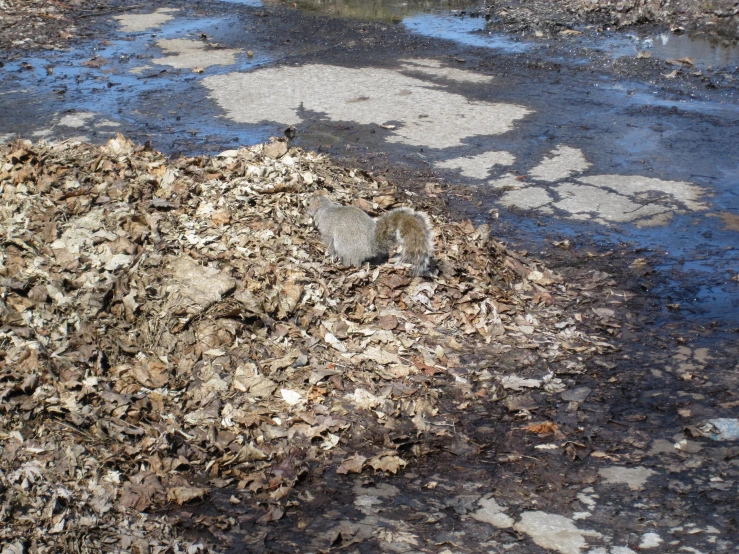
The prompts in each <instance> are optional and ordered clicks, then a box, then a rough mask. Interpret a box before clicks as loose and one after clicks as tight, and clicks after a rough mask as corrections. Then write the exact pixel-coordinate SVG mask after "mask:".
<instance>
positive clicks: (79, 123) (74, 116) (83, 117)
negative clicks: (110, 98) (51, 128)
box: [59, 112, 95, 129]
mask: <svg viewBox="0 0 739 554" xmlns="http://www.w3.org/2000/svg"><path fill="white" fill-rule="evenodd" d="M94 117H95V114H94V113H93V112H78V113H70V114H67V115H65V116H64V117H62V118H61V119H60V120H59V125H63V126H64V127H73V128H75V129H78V128H80V127H87V126H89V125H90V121H91V120H92V118H94Z"/></svg>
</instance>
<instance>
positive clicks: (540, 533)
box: [513, 511, 602, 554]
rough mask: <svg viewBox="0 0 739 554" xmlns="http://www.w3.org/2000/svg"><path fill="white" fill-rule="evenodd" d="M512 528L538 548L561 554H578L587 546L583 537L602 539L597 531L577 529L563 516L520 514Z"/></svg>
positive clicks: (543, 513) (544, 513) (540, 513)
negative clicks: (530, 539) (518, 519)
mask: <svg viewBox="0 0 739 554" xmlns="http://www.w3.org/2000/svg"><path fill="white" fill-rule="evenodd" d="M513 528H514V529H515V530H516V531H518V532H519V533H526V534H527V535H529V536H530V537H531V538H532V539H533V540H534V542H535V543H536V544H537V545H538V546H541V547H542V548H549V549H551V550H556V551H557V552H561V553H562V554H580V552H581V550H582V549H583V548H584V547H586V546H587V542H586V540H585V537H594V538H600V537H602V535H601V534H600V533H598V532H597V531H592V530H588V529H579V528H578V527H577V526H576V525H575V524H574V523H573V522H572V520H571V519H568V518H566V517H564V516H560V515H557V514H548V513H546V512H538V511H537V512H524V513H522V514H521V521H519V522H518V523H516V525H514V526H513Z"/></svg>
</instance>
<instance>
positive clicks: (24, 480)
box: [0, 136, 611, 552]
mask: <svg viewBox="0 0 739 554" xmlns="http://www.w3.org/2000/svg"><path fill="white" fill-rule="evenodd" d="M1 155H2V158H1V161H0V200H1V202H0V222H1V225H0V229H1V232H2V237H1V238H2V244H3V248H2V250H0V444H1V445H2V446H1V447H0V499H1V500H2V505H1V508H0V540H2V542H3V543H5V544H8V545H10V546H9V547H8V548H15V550H12V549H11V550H9V552H24V551H30V552H51V551H59V550H60V549H61V550H64V551H79V552H88V551H89V552H93V551H94V552H100V551H101V549H105V550H117V549H120V550H127V551H131V550H132V551H134V552H136V551H139V552H144V551H146V552H148V551H151V552H164V551H172V552H179V551H188V552H196V551H198V550H199V549H200V546H199V545H192V544H188V543H187V542H186V541H182V540H181V539H180V538H178V532H177V529H176V528H174V529H173V528H172V527H171V525H170V524H169V523H168V521H167V520H166V518H165V517H164V516H161V515H157V513H158V509H159V508H161V507H163V506H168V505H178V504H183V503H185V502H190V501H196V502H197V501H198V499H202V498H203V497H204V496H206V495H207V494H208V491H209V490H212V489H213V488H216V487H225V486H229V487H233V488H234V490H236V491H240V492H241V493H243V497H242V498H243V499H245V501H248V502H253V504H254V506H255V509H258V510H260V513H261V514H262V515H261V521H263V522H268V521H270V520H273V519H275V518H280V517H281V516H282V514H283V513H284V510H285V508H286V502H287V501H288V500H289V494H290V490H291V488H292V487H293V485H294V484H295V482H296V480H297V479H298V478H299V477H300V476H301V474H303V473H304V472H305V471H306V468H307V467H308V466H309V465H310V464H317V465H328V464H333V465H334V467H336V466H338V471H339V472H352V471H354V472H358V471H362V470H364V471H386V472H390V473H394V472H396V471H397V470H398V469H399V468H402V467H404V466H405V465H406V464H407V463H408V462H409V460H408V459H403V458H402V457H401V456H399V455H398V452H397V451H395V450H394V449H393V444H392V442H391V441H385V442H384V443H383V442H382V441H365V442H363V443H361V444H363V445H364V446H363V448H362V451H357V450H351V449H348V448H347V445H348V444H349V442H347V441H349V440H350V439H351V438H352V437H354V438H356V437H357V436H360V437H361V436H362V434H363V433H364V432H366V430H367V426H368V425H369V424H368V423H367V422H371V424H372V425H374V426H376V427H377V428H379V429H381V430H382V429H385V432H386V433H387V432H392V431H393V430H402V431H403V432H407V433H415V434H418V435H423V434H437V435H444V434H447V435H448V434H449V433H450V427H449V426H448V425H438V426H437V425H435V422H436V421H441V420H443V419H445V418H449V417H451V416H452V415H453V414H448V413H441V412H440V409H441V408H440V406H441V403H440V397H441V396H443V392H440V389H438V388H434V387H432V386H431V381H430V379H431V377H433V378H437V377H439V378H444V379H446V380H447V382H448V383H450V386H453V387H457V390H459V389H462V391H463V394H464V395H466V397H467V398H468V399H469V400H468V401H469V402H476V401H493V400H495V399H496V398H501V397H503V396H505V394H504V392H505V391H506V390H509V391H525V390H526V387H543V388H544V389H545V390H547V391H550V392H554V391H561V390H562V389H563V388H564V385H563V384H562V381H561V380H560V379H558V378H557V377H556V372H557V370H558V368H562V369H563V370H565V369H566V370H567V371H575V370H576V369H577V367H576V366H578V364H580V365H582V360H583V359H584V358H585V357H587V356H588V355H592V354H593V353H597V352H601V351H604V350H609V349H610V348H611V346H610V345H609V344H608V343H607V342H603V341H602V339H600V338H598V337H594V336H589V335H588V334H586V333H585V332H583V330H582V329H583V326H582V325H581V321H582V316H581V314H579V313H576V312H577V310H572V309H570V308H571V306H573V305H576V304H577V303H578V302H580V301H581V300H582V299H583V298H586V297H587V295H588V291H587V290H578V289H577V287H574V286H572V285H571V284H565V283H562V282H561V279H559V278H558V277H557V276H556V275H554V274H553V273H552V272H551V271H549V270H547V269H546V268H544V267H542V266H540V265H538V264H535V263H533V262H530V261H528V260H527V259H526V258H524V257H522V256H519V255H516V254H515V253H511V252H507V251H506V250H505V249H504V248H503V247H502V246H501V245H500V244H499V243H497V242H495V241H493V240H490V239H489V238H488V231H489V230H488V229H487V228H485V227H480V228H475V227H474V226H473V225H472V224H471V223H470V222H461V223H460V222H449V221H447V220H445V219H443V218H441V217H434V218H433V221H434V225H435V231H436V246H437V251H438V256H437V257H438V262H439V263H438V265H439V275H438V276H436V277H434V278H412V277H411V276H410V272H409V270H408V268H406V267H402V266H398V265H392V264H385V265H383V266H380V267H369V266H366V267H364V268H361V269H357V268H352V269H345V268H341V267H339V266H337V265H334V264H332V263H331V262H330V260H328V259H326V258H325V256H324V255H325V247H324V246H323V244H322V243H321V242H320V239H319V236H318V234H317V233H316V232H315V231H314V229H313V225H312V221H311V220H310V217H309V216H308V215H307V214H306V210H305V208H304V205H305V203H306V200H307V198H308V196H309V194H310V193H312V192H313V191H315V190H317V189H328V190H329V191H330V192H331V196H332V197H333V198H334V199H337V200H338V201H341V202H344V203H347V202H349V201H355V202H356V203H357V204H358V205H360V206H361V207H363V208H365V209H367V210H369V211H370V212H373V213H375V214H376V213H378V212H380V211H381V208H382V209H384V208H389V207H391V206H395V205H398V204H399V203H400V202H398V200H397V196H396V192H397V191H396V190H395V189H394V187H393V186H392V185H391V184H390V183H388V182H387V181H386V180H382V179H375V178H373V177H372V176H370V175H368V174H366V173H362V172H360V171H353V170H348V169H344V168H341V167H337V166H335V165H332V164H331V163H330V162H329V161H328V160H326V159H325V158H324V157H322V156H319V155H316V154H314V153H308V152H303V151H300V150H298V149H292V148H291V149H289V151H288V147H287V145H286V144H285V143H282V142H274V143H270V144H266V145H258V146H255V147H250V148H242V149H240V150H232V151H227V152H223V153H222V154H220V155H219V156H216V157H213V158H210V157H196V158H182V159H177V160H169V159H167V158H165V157H164V156H163V155H161V154H159V153H157V152H153V151H150V150H148V149H146V148H144V147H138V148H137V147H136V146H135V145H133V144H132V143H130V142H129V141H127V140H126V139H125V138H123V137H121V136H118V137H117V138H116V139H113V140H111V141H109V142H108V144H107V145H106V146H103V147H99V146H92V145H89V144H79V143H62V144H58V145H47V144H43V143H41V144H35V145H34V144H31V143H29V142H22V141H17V142H14V143H12V144H9V145H7V146H6V147H4V149H3V150H2V154H1ZM431 192H432V193H433V190H431ZM403 203H407V202H403ZM416 207H419V206H418V205H417V206H416ZM421 207H423V206H421ZM566 314H569V315H566ZM573 314H574V315H573ZM478 348H487V349H488V350H489V351H495V352H496V353H498V355H499V359H505V358H506V357H509V356H511V357H514V358H517V359H521V356H520V355H517V353H520V352H535V353H536V355H537V356H538V357H539V358H540V359H544V360H545V361H546V364H547V367H549V368H551V373H549V374H547V375H543V376H542V375H539V376H538V377H539V378H538V379H532V378H530V377H532V376H531V375H527V376H525V377H526V378H524V376H520V375H519V376H514V375H510V374H507V373H510V372H509V371H506V370H504V369H502V366H501V367H496V366H495V364H494V363H492V362H491V363H488V364H483V365H482V366H479V367H476V368H475V369H474V370H472V369H470V367H465V364H464V363H463V362H462V359H463V358H464V355H465V353H470V352H474V351H475V350H476V349H478ZM524 365H525V364H524ZM517 409H524V408H523V407H522V406H518V408H517ZM240 501H241V500H240V499H239V498H235V502H240Z"/></svg>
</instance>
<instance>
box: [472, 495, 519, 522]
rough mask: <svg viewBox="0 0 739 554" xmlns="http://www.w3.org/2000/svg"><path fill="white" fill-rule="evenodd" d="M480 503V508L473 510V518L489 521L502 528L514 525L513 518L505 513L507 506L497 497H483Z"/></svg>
mask: <svg viewBox="0 0 739 554" xmlns="http://www.w3.org/2000/svg"><path fill="white" fill-rule="evenodd" d="M478 504H479V505H480V509H479V510H477V511H476V512H472V514H471V515H472V518H473V519H476V520H477V521H482V522H483V523H489V524H490V525H492V526H494V527H498V528H500V529H507V528H509V527H513V523H514V521H513V518H512V517H510V516H508V515H506V514H505V513H504V512H505V511H506V509H507V508H503V507H502V506H500V505H499V504H498V503H497V502H496V500H495V498H483V499H481V500H480V501H479V502H478Z"/></svg>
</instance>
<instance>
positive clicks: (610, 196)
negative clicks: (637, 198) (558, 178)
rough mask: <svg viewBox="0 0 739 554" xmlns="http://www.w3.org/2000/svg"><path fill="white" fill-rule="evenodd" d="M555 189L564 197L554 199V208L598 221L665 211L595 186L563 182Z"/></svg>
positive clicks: (638, 217) (641, 216) (628, 219)
mask: <svg viewBox="0 0 739 554" xmlns="http://www.w3.org/2000/svg"><path fill="white" fill-rule="evenodd" d="M555 190H556V191H557V192H558V193H559V194H560V196H562V197H563V199H562V200H560V201H559V202H555V204H554V205H555V206H556V207H557V208H559V209H560V210H563V211H566V212H569V213H570V214H579V215H582V216H584V218H586V219H589V218H592V219H594V220H596V221H600V222H601V223H607V222H612V221H615V222H625V221H634V220H636V219H641V218H647V217H651V216H654V215H657V214H661V213H663V212H666V211H668V210H667V208H665V207H663V206H659V205H654V204H646V205H641V204H637V203H635V202H632V201H631V200H629V198H627V197H626V196H622V195H620V194H616V193H615V192H609V191H607V190H604V189H601V188H598V187H591V186H587V185H576V184H574V183H564V184H561V185H558V186H557V187H556V188H555Z"/></svg>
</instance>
